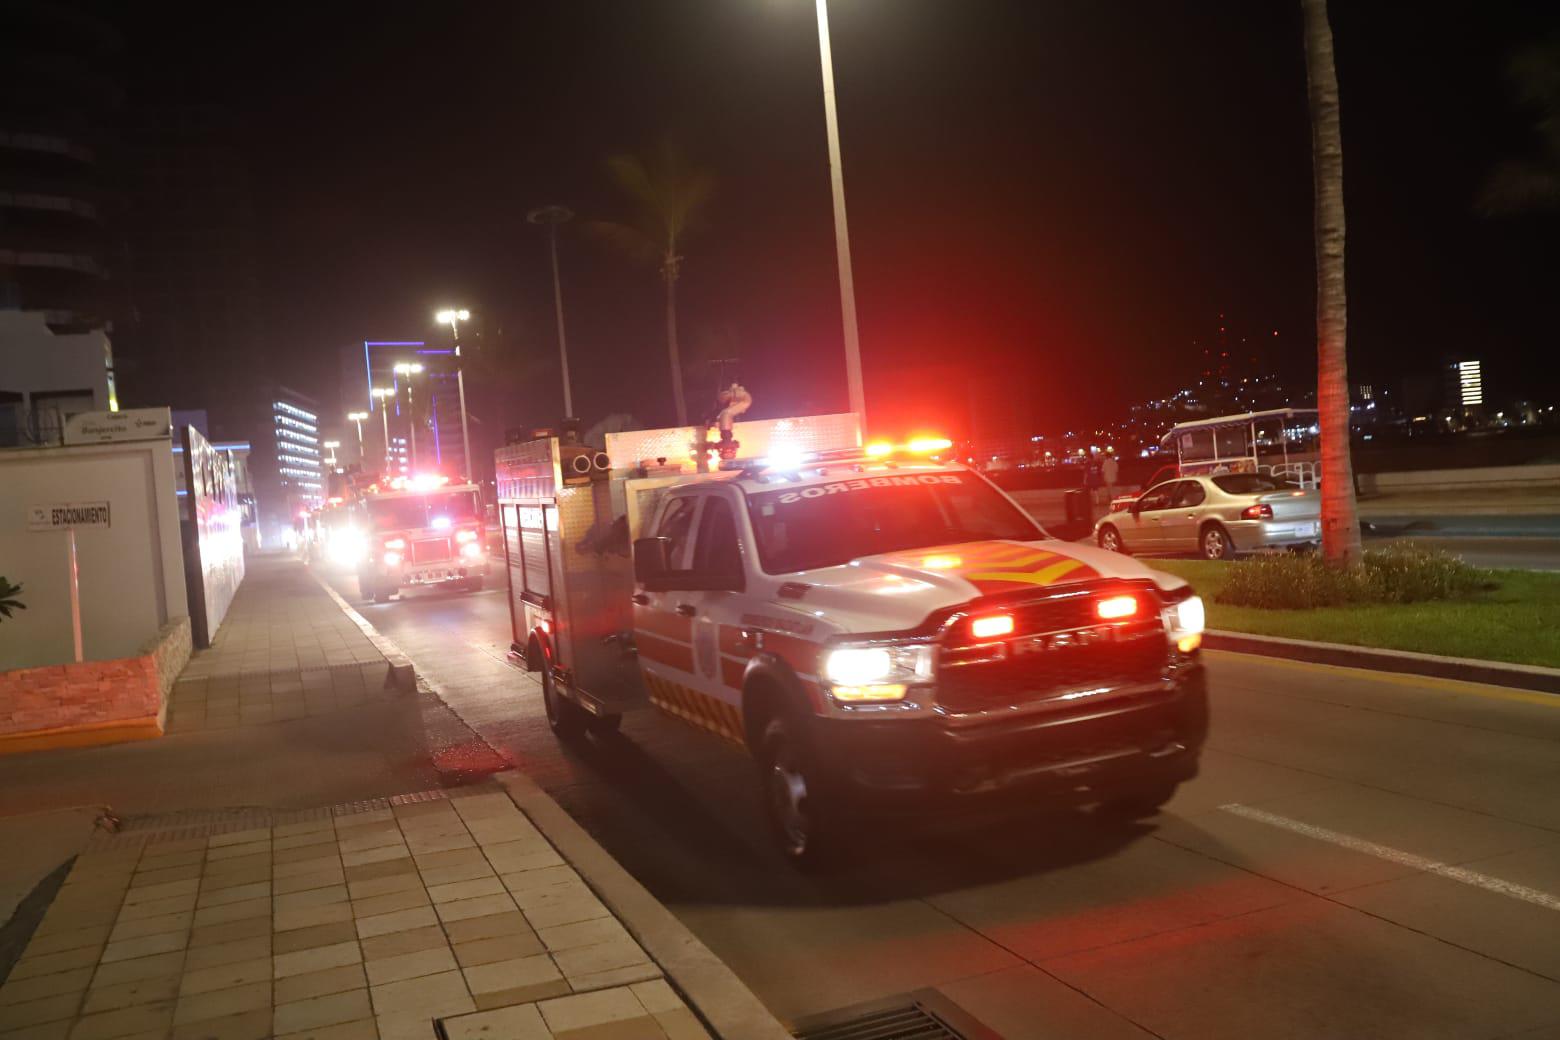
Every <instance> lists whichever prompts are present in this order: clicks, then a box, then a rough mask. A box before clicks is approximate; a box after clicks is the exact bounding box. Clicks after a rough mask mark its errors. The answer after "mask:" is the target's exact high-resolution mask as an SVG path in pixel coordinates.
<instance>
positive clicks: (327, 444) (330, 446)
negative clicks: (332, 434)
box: [320, 441, 341, 470]
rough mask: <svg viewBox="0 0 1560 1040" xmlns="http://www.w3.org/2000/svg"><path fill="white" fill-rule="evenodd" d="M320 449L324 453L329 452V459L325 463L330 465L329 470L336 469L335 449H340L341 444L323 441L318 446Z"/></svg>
mask: <svg viewBox="0 0 1560 1040" xmlns="http://www.w3.org/2000/svg"><path fill="white" fill-rule="evenodd" d="M320 447H322V448H324V449H325V450H326V451H328V452H330V458H328V459H326V460H325V461H326V462H328V463H330V468H331V469H333V470H334V469H335V468H336V449H337V448H339V447H341V442H340V441H324V442H323V443H322V444H321V445H320Z"/></svg>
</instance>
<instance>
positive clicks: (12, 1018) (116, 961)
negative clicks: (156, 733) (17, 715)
mask: <svg viewBox="0 0 1560 1040" xmlns="http://www.w3.org/2000/svg"><path fill="white" fill-rule="evenodd" d="M182 822H183V821H180V822H179V823H177V824H175V826H176V827H179V826H182ZM255 823H258V824H259V825H251V824H255ZM154 826H157V824H156V822H155V821H146V822H145V823H144V827H145V828H151V827H154ZM235 827H237V828H241V829H234V828H235ZM212 830H215V833H206V832H207V831H212ZM435 1020H442V1021H443V1028H444V1030H445V1034H446V1035H447V1036H448V1037H449V1038H451V1040H473V1038H478V1037H482V1038H489V1040H526V1038H532V1037H534V1038H537V1040H547V1038H552V1037H556V1038H559V1040H635V1038H646V1040H692V1038H696V1037H705V1036H707V1034H706V1033H705V1031H704V1030H703V1028H702V1027H701V1026H700V1025H699V1023H698V1020H697V1019H696V1018H695V1017H694V1015H693V1013H692V1012H691V1011H689V1010H688V1008H687V1007H686V1006H685V1005H684V1004H683V1003H682V1001H681V1000H680V999H679V998H678V996H677V994H676V993H675V992H674V991H673V990H672V988H671V987H670V986H668V985H667V983H666V982H665V980H664V979H663V978H662V973H661V970H660V968H659V967H657V966H656V965H655V963H654V962H653V961H652V960H651V959H650V958H649V957H648V956H647V955H646V954H645V952H644V950H643V949H641V948H640V946H639V944H638V943H637V942H635V940H634V939H633V937H632V936H630V935H629V933H628V932H627V931H626V930H625V929H624V927H623V926H622V924H621V923H620V922H619V921H617V920H616V919H615V918H614V917H613V916H612V914H611V912H610V911H609V910H608V909H607V907H606V906H605V905H604V904H602V903H601V901H600V900H598V899H597V898H596V896H595V895H594V893H593V892H592V891H591V890H590V888H589V887H588V886H587V885H586V884H585V883H584V882H583V881H582V880H581V878H580V877H579V875H578V874H576V873H575V872H574V870H573V868H571V867H570V866H569V865H568V864H567V863H565V862H564V861H563V859H562V858H560V857H559V856H558V854H557V852H556V851H555V850H554V849H553V848H552V846H551V845H550V844H549V843H548V842H547V840H546V839H545V838H544V837H543V836H542V834H541V833H540V832H539V831H538V830H537V829H536V828H535V826H534V825H533V824H532V823H531V821H530V820H529V819H528V818H527V817H526V816H525V814H524V813H523V812H521V811H520V810H519V809H518V808H517V807H516V806H515V805H514V803H513V802H512V801H511V800H510V798H509V796H508V795H507V793H505V792H504V791H503V790H502V789H500V788H498V787H496V786H494V785H491V784H484V785H481V786H476V787H467V788H462V789H458V790H454V791H449V792H442V791H438V792H428V793H426V794H423V795H411V796H403V797H397V798H392V799H390V800H388V801H384V802H369V803H356V804H350V805H341V806H336V807H333V808H329V809H314V810H304V811H297V812H290V813H260V814H253V815H252V818H250V819H248V820H245V821H243V822H241V823H235V824H230V825H228V826H226V827H220V826H219V827H216V828H212V827H196V828H191V827H188V826H182V829H174V830H167V829H161V830H152V831H149V830H148V829H141V830H130V831H127V832H125V833H121V834H118V835H114V836H104V837H101V838H99V839H96V840H95V842H94V843H93V846H92V847H91V848H90V849H89V851H87V852H86V853H84V854H83V855H81V856H80V857H79V858H78V859H77V861H76V863H75V865H74V867H73V868H72V870H71V872H70V874H69V876H68V878H67V879H66V881H65V884H64V886H63V887H62V888H61V890H60V893H59V895H58V897H57V898H56V900H55V901H54V903H53V905H52V906H51V907H50V909H49V911H48V913H47V914H46V915H45V916H44V918H43V920H42V922H41V923H40V925H39V927H38V929H37V930H36V932H35V933H34V935H33V938H32V940H31V941H30V943H29V944H28V946H27V947H26V949H25V951H24V952H23V955H22V957H21V959H20V960H19V961H17V963H16V965H15V968H14V969H13V970H12V972H11V974H10V977H9V978H8V979H7V981H6V982H5V984H4V985H3V986H0V1038H4V1040H56V1038H58V1040H92V1038H102V1040H108V1038H115V1037H133V1038H137V1040H139V1038H154V1037H155V1038H163V1040H170V1038H171V1040H251V1038H261V1037H281V1038H286V1040H303V1038H305V1037H309V1038H315V1040H359V1038H367V1040H373V1038H378V1040H412V1038H416V1040H428V1038H431V1037H433V1036H434V1035H435V1034H434V1022H435Z"/></svg>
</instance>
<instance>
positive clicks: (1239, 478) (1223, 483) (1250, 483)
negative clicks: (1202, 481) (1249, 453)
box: [1210, 473, 1295, 495]
mask: <svg viewBox="0 0 1560 1040" xmlns="http://www.w3.org/2000/svg"><path fill="white" fill-rule="evenodd" d="M1210 479H1211V480H1212V481H1213V483H1214V485H1215V486H1216V487H1217V488H1218V489H1219V490H1220V491H1222V492H1224V493H1225V494H1226V495H1259V494H1261V493H1262V492H1264V491H1286V490H1288V489H1289V488H1292V487H1294V486H1295V485H1293V484H1286V483H1284V482H1283V481H1282V480H1274V479H1273V478H1272V477H1264V476H1262V475H1261V474H1259V473H1225V474H1222V475H1220V476H1217V477H1212V478H1210Z"/></svg>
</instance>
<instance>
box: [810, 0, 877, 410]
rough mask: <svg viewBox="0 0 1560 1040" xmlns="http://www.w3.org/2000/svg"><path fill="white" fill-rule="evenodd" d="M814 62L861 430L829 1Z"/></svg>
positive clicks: (848, 376)
mask: <svg viewBox="0 0 1560 1040" xmlns="http://www.w3.org/2000/svg"><path fill="white" fill-rule="evenodd" d="M818 60H819V62H820V63H821V64H822V66H823V116H824V123H825V125H826V126H827V127H828V131H829V180H830V183H831V184H832V185H833V188H834V249H835V253H836V254H837V255H838V256H839V264H840V317H841V318H842V319H843V320H844V323H845V385H846V388H847V389H848V390H849V392H850V410H851V411H853V412H855V413H856V415H857V417H858V418H859V419H860V421H861V425H862V426H863V427H865V426H866V424H867V399H866V394H865V391H863V389H862V386H861V341H860V339H858V338H857V333H856V286H855V282H854V281H853V279H852V278H851V272H850V229H849V228H848V227H846V224H845V171H844V169H843V168H842V167H841V166H840V117H839V115H838V114H837V113H836V112H835V111H834V54H833V52H832V51H831V50H830V48H829V0H818Z"/></svg>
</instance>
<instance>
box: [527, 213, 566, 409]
mask: <svg viewBox="0 0 1560 1040" xmlns="http://www.w3.org/2000/svg"><path fill="white" fill-rule="evenodd" d="M573 217H574V211H573V210H571V209H569V207H567V206H543V207H541V208H540V209H533V210H532V211H531V212H529V213H527V214H526V215H525V219H526V220H529V221H530V222H531V223H533V224H546V225H547V241H548V244H549V246H550V247H551V248H552V269H553V306H554V308H555V309H556V310H557V312H558V360H559V362H560V363H561V365H562V368H563V417H564V418H565V419H572V418H573V417H574V395H573V394H572V393H571V392H570V391H569V346H568V342H567V341H566V340H565V339H564V335H563V283H562V282H561V281H559V280H558V225H559V224H562V223H564V222H565V221H568V220H572V219H573Z"/></svg>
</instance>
